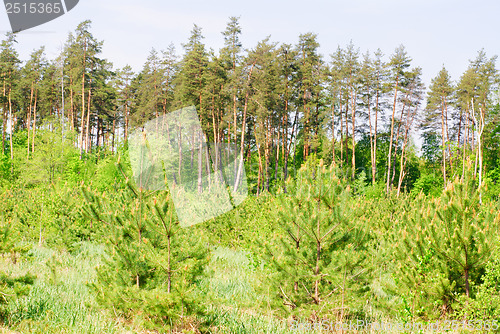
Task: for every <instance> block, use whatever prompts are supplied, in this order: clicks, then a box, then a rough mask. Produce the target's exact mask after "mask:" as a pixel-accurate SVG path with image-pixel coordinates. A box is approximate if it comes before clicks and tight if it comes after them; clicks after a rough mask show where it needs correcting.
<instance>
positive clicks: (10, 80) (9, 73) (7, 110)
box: [0, 33, 21, 160]
mask: <svg viewBox="0 0 500 334" xmlns="http://www.w3.org/2000/svg"><path fill="white" fill-rule="evenodd" d="M14 43H17V41H16V39H15V35H14V34H12V33H7V35H6V39H5V40H3V41H2V43H1V44H0V85H1V86H0V89H1V101H0V103H1V105H2V111H3V115H2V154H5V140H6V133H7V122H9V128H10V136H9V137H10V158H11V160H12V159H13V158H14V152H13V147H12V137H13V134H14V127H15V124H14V119H15V115H14V113H13V103H14V98H15V97H14V96H15V94H16V90H17V77H18V75H19V73H18V72H19V63H20V62H21V61H20V60H19V56H18V53H17V51H16V50H15V48H14Z"/></svg>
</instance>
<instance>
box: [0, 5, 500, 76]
mask: <svg viewBox="0 0 500 334" xmlns="http://www.w3.org/2000/svg"><path fill="white" fill-rule="evenodd" d="M230 16H240V23H241V26H242V30H243V31H242V36H241V39H242V42H243V47H244V48H252V47H254V46H255V45H256V44H257V42H258V41H260V40H262V39H264V38H265V37H266V36H268V35H270V36H271V39H272V40H273V41H276V42H286V43H292V44H295V43H296V42H297V40H298V36H299V35H300V34H301V33H306V32H314V33H317V34H318V41H319V42H320V45H321V53H322V54H323V55H324V56H325V60H329V59H330V56H329V55H330V54H331V53H333V52H334V51H335V50H336V48H337V46H339V45H340V46H345V45H346V44H348V43H349V42H350V41H351V40H352V41H353V43H354V44H355V45H356V46H357V47H359V48H360V49H361V51H362V52H365V51H366V50H370V51H375V50H376V49H377V48H380V49H381V50H382V51H383V52H384V53H385V54H386V55H389V54H391V53H392V52H393V51H394V49H395V48H396V47H397V46H398V45H399V44H404V45H405V46H406V48H407V50H408V53H409V55H410V56H411V57H412V58H413V59H414V62H413V64H414V66H420V67H422V68H423V74H424V79H425V82H426V83H427V84H428V83H429V81H430V79H431V78H432V77H433V76H435V75H436V74H437V72H438V71H439V70H440V68H441V67H442V65H443V64H444V65H445V66H446V67H447V68H448V70H449V71H450V73H451V75H452V76H453V79H455V80H456V79H458V77H459V76H460V74H461V73H462V72H463V71H464V70H465V68H466V67H467V64H468V60H469V59H471V58H474V57H475V56H476V54H477V51H478V50H480V49H481V48H484V49H485V51H486V52H487V55H488V56H493V55H497V54H500V34H499V32H500V1H494V0H491V1H481V0H480V1H457V0H433V1H431V0H418V1H416V0H414V1H405V0H381V1H369V0H344V1H337V0H330V1H326V0H325V1H322V0H306V1H292V0H289V1H283V0H279V1H272V0H252V1H233V0H232V1H229V0H212V1H207V0H203V1H193V0H191V1H190V0H184V1H182V0H176V1H156V0H149V1H148V0H143V1H137V0H136V1H133V0H119V1H118V0H104V1H99V0H80V3H79V4H78V6H77V7H75V8H74V9H73V10H72V11H70V12H69V13H67V14H66V15H64V16H63V17H60V18H58V19H56V20H54V21H52V22H49V23H46V24H44V25H42V26H39V27H36V28H33V29H31V30H28V31H26V32H22V33H19V34H18V38H17V40H18V42H19V44H18V46H17V48H18V50H19V52H20V55H21V58H22V59H23V60H26V59H27V58H28V56H29V53H30V52H31V51H32V50H33V49H35V48H38V47H40V46H41V45H46V47H47V48H46V51H47V55H48V57H49V58H54V57H55V56H56V55H57V54H58V52H59V50H60V49H61V46H62V44H63V43H64V41H65V40H66V38H67V35H68V33H69V32H70V31H73V30H74V29H75V28H76V26H77V25H78V23H80V22H81V21H83V20H85V19H90V20H91V21H92V32H93V34H94V36H95V37H96V38H97V39H99V40H104V49H103V56H104V57H105V58H107V59H109V60H110V61H111V62H113V63H114V65H115V68H116V67H122V66H124V65H126V64H130V65H131V66H132V67H133V68H134V69H135V70H140V69H141V68H142V64H143V63H144V61H145V60H146V57H147V55H148V53H149V51H150V50H151V48H153V47H154V48H155V49H157V50H161V49H165V48H166V47H167V46H168V45H169V44H170V43H174V45H175V46H176V48H177V50H178V52H179V53H181V52H182V45H181V43H185V42H186V41H187V39H188V37H189V34H190V31H191V29H192V27H193V24H194V23H196V24H197V25H199V26H201V27H202V29H203V34H204V36H205V43H206V45H207V47H211V48H213V49H215V50H218V49H219V48H220V47H221V46H222V44H223V37H222V35H221V32H222V31H223V30H224V29H225V26H226V23H227V22H228V18H229V17H230ZM9 30H10V25H9V22H8V18H7V14H6V12H5V10H0V32H1V33H2V34H5V32H6V31H9Z"/></svg>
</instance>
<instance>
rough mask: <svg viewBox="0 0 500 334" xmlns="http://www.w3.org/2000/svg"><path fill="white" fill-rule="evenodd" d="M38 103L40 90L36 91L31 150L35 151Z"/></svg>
mask: <svg viewBox="0 0 500 334" xmlns="http://www.w3.org/2000/svg"><path fill="white" fill-rule="evenodd" d="M37 103H38V92H35V104H34V108H33V137H32V138H33V139H32V141H31V152H35V135H36V106H37Z"/></svg>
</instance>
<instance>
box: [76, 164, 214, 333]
mask: <svg viewBox="0 0 500 334" xmlns="http://www.w3.org/2000/svg"><path fill="white" fill-rule="evenodd" d="M118 168H120V169H122V167H121V166H120V165H118ZM83 193H84V195H85V198H86V199H87V201H88V204H87V206H86V208H85V213H86V216H87V217H88V218H89V219H91V221H92V222H93V223H94V224H97V226H99V228H101V229H102V230H103V231H104V233H103V237H104V236H105V240H106V243H107V246H108V250H109V257H108V258H107V260H106V261H105V262H104V264H103V265H102V266H101V267H99V268H98V271H97V275H98V276H97V277H98V279H97V282H96V283H94V284H92V285H91V286H92V288H93V289H94V291H95V292H96V293H97V300H98V302H99V303H100V304H101V305H103V306H108V307H113V308H114V309H116V310H117V311H119V312H120V313H122V314H123V315H125V316H127V317H133V316H137V315H138V314H139V315H140V314H142V317H143V318H145V320H146V321H147V322H149V323H151V324H152V325H153V326H157V328H164V327H165V326H169V325H171V324H173V323H176V322H177V321H178V320H179V319H180V317H181V315H183V316H190V315H194V314H197V313H199V312H202V309H201V306H200V305H198V304H196V303H195V301H194V299H193V298H194V296H193V295H192V292H193V286H192V284H193V282H194V281H195V279H196V278H197V277H198V276H199V275H200V274H201V272H202V269H203V266H204V264H205V262H206V251H207V249H206V245H205V244H204V243H205V239H204V236H203V232H202V230H201V228H199V227H192V228H189V229H182V228H181V227H180V225H179V221H178V220H177V217H176V213H175V210H174V207H173V204H172V201H171V198H170V195H169V194H168V192H166V191H161V192H154V191H148V190H146V189H143V188H137V187H136V186H135V185H134V184H133V183H132V182H131V181H128V180H127V188H126V189H124V190H123V191H122V192H120V193H119V194H117V195H112V194H110V195H106V194H100V193H95V192H93V191H92V190H91V189H90V188H83Z"/></svg>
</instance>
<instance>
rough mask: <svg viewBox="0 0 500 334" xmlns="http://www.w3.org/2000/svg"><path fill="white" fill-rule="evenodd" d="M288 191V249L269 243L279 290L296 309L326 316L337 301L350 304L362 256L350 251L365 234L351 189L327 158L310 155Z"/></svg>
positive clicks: (285, 219)
mask: <svg viewBox="0 0 500 334" xmlns="http://www.w3.org/2000/svg"><path fill="white" fill-rule="evenodd" d="M287 191H288V193H287V195H286V196H283V197H282V199H281V201H280V203H281V204H282V206H283V209H282V210H280V212H279V215H280V217H281V223H282V224H283V227H284V232H285V233H284V236H283V238H282V239H281V247H282V248H281V249H282V252H281V253H280V252H278V251H275V250H273V249H272V248H271V246H269V245H267V249H268V251H269V253H270V254H272V255H273V262H274V263H275V265H276V268H277V270H278V273H279V274H278V278H277V282H276V284H277V285H278V286H277V290H278V291H279V294H280V297H281V298H282V299H283V303H284V305H287V306H289V308H290V309H292V310H295V312H313V314H314V315H315V316H317V317H322V316H325V315H327V314H331V312H333V310H331V309H329V308H330V307H331V306H332V304H335V303H342V304H343V303H344V302H345V298H346V297H345V294H344V291H345V288H346V286H345V283H346V281H349V277H354V276H357V274H359V269H360V268H359V265H360V261H361V260H362V259H361V258H359V257H356V256H351V255H352V253H351V252H350V251H351V250H353V249H354V248H355V247H356V246H355V245H356V244H357V243H358V242H360V241H361V240H362V238H363V237H362V233H360V231H359V230H357V228H356V226H355V225H354V224H353V223H352V222H351V221H350V218H351V217H350V216H349V213H348V210H349V209H348V208H347V203H348V198H349V195H350V191H349V188H347V189H346V187H345V184H343V182H342V181H341V180H340V179H338V177H337V176H336V175H335V171H334V170H333V169H332V167H330V168H328V167H326V166H325V165H324V164H323V161H322V160H320V161H319V162H318V161H317V160H315V159H314V156H312V157H311V158H310V159H308V161H307V162H306V163H305V164H304V166H303V167H302V168H301V169H300V170H299V172H298V174H297V177H296V179H295V180H293V181H292V180H290V181H289V183H288V185H287ZM339 285H340V286H342V285H343V288H342V293H339V292H337V291H338V289H337V288H335V287H336V286H339ZM334 301H335V302H334ZM340 313H341V317H343V316H344V315H346V313H345V312H344V310H343V309H342V310H341V312H340ZM302 315H304V313H302Z"/></svg>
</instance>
